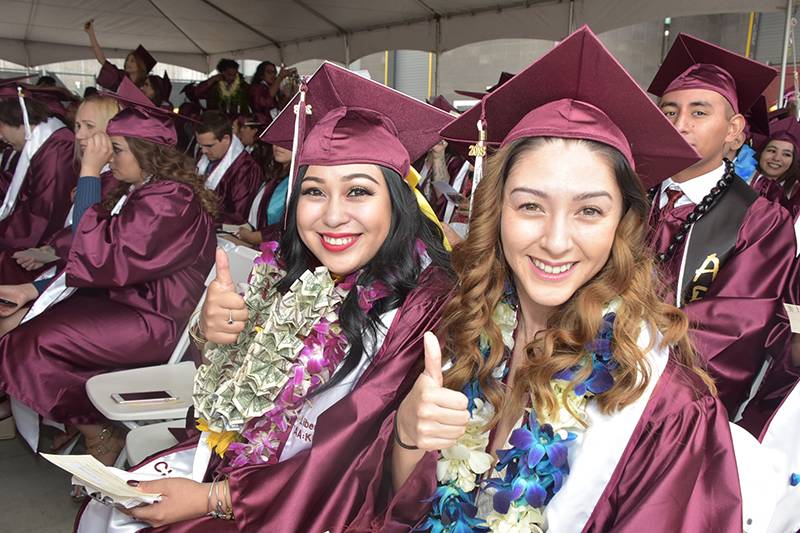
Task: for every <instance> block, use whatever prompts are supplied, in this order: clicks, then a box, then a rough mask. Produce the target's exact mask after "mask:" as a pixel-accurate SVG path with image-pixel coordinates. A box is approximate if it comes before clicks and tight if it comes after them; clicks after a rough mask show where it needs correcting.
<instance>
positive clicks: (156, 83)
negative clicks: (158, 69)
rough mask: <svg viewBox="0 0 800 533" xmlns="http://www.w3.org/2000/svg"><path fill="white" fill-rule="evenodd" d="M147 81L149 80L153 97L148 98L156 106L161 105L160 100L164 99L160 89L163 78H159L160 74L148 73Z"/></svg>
mask: <svg viewBox="0 0 800 533" xmlns="http://www.w3.org/2000/svg"><path fill="white" fill-rule="evenodd" d="M147 81H149V82H150V88H151V89H153V98H151V99H150V100H151V101H152V102H153V104H155V105H157V106H159V105H161V102H163V101H165V100H166V98H165V97H164V94H163V90H162V89H163V85H162V84H161V83H162V82H163V81H164V80H163V79H162V78H161V76H157V75H155V74H148V75H147Z"/></svg>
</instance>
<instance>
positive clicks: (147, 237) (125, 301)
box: [0, 181, 216, 424]
mask: <svg viewBox="0 0 800 533" xmlns="http://www.w3.org/2000/svg"><path fill="white" fill-rule="evenodd" d="M62 223H63V219H62ZM215 246H216V238H215V235H214V227H213V221H212V220H211V217H210V216H209V215H208V214H207V213H206V212H205V211H203V209H202V207H201V206H200V202H199V200H198V199H197V198H196V196H195V195H194V192H193V191H192V189H191V187H190V186H188V185H186V184H183V183H178V182H175V181H157V182H153V183H149V184H147V185H144V186H142V187H141V188H138V189H136V190H135V191H134V192H133V193H132V194H131V195H130V197H129V198H128V201H127V203H126V204H125V205H124V206H123V208H122V210H121V211H120V213H119V215H117V216H110V212H109V211H108V210H106V209H103V208H102V207H100V206H99V205H95V206H93V207H92V208H90V209H88V210H87V211H86V212H85V213H84V216H83V218H82V219H81V221H80V225H79V227H78V231H77V232H76V234H75V236H74V238H73V242H72V247H71V249H70V251H69V255H68V258H67V265H66V270H65V271H66V282H67V285H68V286H70V287H77V288H78V290H77V292H75V293H74V294H73V295H72V296H71V297H69V298H67V299H66V300H64V301H62V302H60V303H57V304H55V305H54V306H52V307H51V308H49V309H48V310H47V311H45V312H44V313H42V314H41V315H39V316H37V317H35V318H34V319H32V320H30V321H28V322H26V323H24V324H22V325H20V326H19V327H17V328H16V329H14V330H13V331H11V332H10V333H8V334H7V335H5V336H4V337H3V338H2V339H0V390H3V391H5V392H7V393H8V394H10V395H11V396H13V397H15V398H17V399H19V400H20V401H21V402H23V403H24V404H26V405H28V406H29V407H31V408H32V409H33V410H34V411H36V412H37V413H39V414H40V415H42V416H44V417H47V418H50V419H52V420H55V421H57V422H63V423H69V424H89V423H100V422H102V421H103V417H102V415H101V414H100V413H99V412H98V411H97V410H96V409H95V408H94V407H93V406H92V404H91V402H90V401H89V399H88V397H87V396H86V390H85V383H86V380H88V379H89V378H90V377H92V376H94V375H96V374H100V373H104V372H110V371H115V370H123V369H127V368H136V367H141V366H147V365H153V364H160V363H164V362H165V361H166V360H167V359H168V358H169V356H170V354H171V352H172V350H173V349H174V347H175V344H176V343H177V341H178V337H179V336H180V334H181V332H182V330H183V328H184V327H185V325H186V322H187V321H188V319H189V316H190V315H191V313H192V311H193V310H194V307H195V306H196V304H197V302H198V300H199V299H200V296H201V294H202V292H203V288H204V281H205V278H206V276H207V275H208V272H209V270H210V269H211V266H212V265H213V263H214V250H215Z"/></svg>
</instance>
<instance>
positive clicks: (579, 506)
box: [545, 329, 669, 533]
mask: <svg viewBox="0 0 800 533" xmlns="http://www.w3.org/2000/svg"><path fill="white" fill-rule="evenodd" d="M649 339H650V335H649V333H648V332H647V331H645V330H644V329H643V330H642V332H641V333H640V334H639V340H638V343H637V344H638V345H639V346H640V347H643V346H647V343H648V341H649ZM660 342H662V338H661V335H660V334H659V335H657V337H656V344H655V348H653V350H651V351H650V353H648V354H647V362H648V364H649V366H650V381H649V383H648V384H647V388H646V389H645V391H644V393H642V395H641V396H640V397H639V398H638V399H637V400H636V401H635V402H633V403H632V404H630V405H628V406H627V407H625V408H624V409H622V410H621V411H617V412H616V413H612V414H610V415H604V414H603V413H601V412H600V409H599V408H598V407H597V404H596V403H590V404H589V407H588V409H587V415H588V417H589V428H588V429H587V430H586V431H585V432H584V433H583V434H582V435H580V436H579V437H578V440H577V442H576V444H575V445H574V446H571V447H570V451H569V464H570V474H569V477H567V480H566V481H565V483H564V486H563V487H562V488H561V490H560V491H558V492H557V493H556V495H555V496H554V497H553V499H552V500H550V503H549V504H548V505H547V508H546V509H545V518H546V520H547V524H548V531H554V532H558V533H569V532H580V531H582V530H583V528H584V526H585V525H586V522H587V521H588V520H589V517H591V516H592V512H594V508H595V507H596V506H597V502H598V500H599V499H600V496H601V495H602V494H603V491H604V490H605V488H606V486H607V485H608V482H609V481H610V480H611V476H612V474H613V473H614V470H615V469H616V468H617V464H618V463H619V461H620V459H621V458H622V454H623V453H624V451H625V448H626V447H627V446H628V441H630V439H631V435H632V434H633V431H634V429H635V428H636V426H637V424H638V423H639V419H641V417H642V413H643V412H644V410H645V407H646V406H647V403H648V402H649V401H650V397H651V396H652V394H653V390H654V389H655V387H656V385H657V384H658V381H659V379H660V378H661V374H662V373H663V372H664V369H665V368H666V366H667V361H668V360H669V348H668V347H663V348H661V349H659V343H660Z"/></svg>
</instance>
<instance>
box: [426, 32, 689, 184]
mask: <svg viewBox="0 0 800 533" xmlns="http://www.w3.org/2000/svg"><path fill="white" fill-rule="evenodd" d="M543 80H546V81H543ZM479 120H480V121H481V123H482V124H484V130H485V135H486V139H485V144H486V145H487V146H494V147H497V146H502V145H505V144H508V143H510V142H512V141H515V140H517V139H521V138H526V137H560V138H566V139H587V140H592V141H597V142H600V143H603V144H607V145H609V146H612V147H614V148H616V149H617V150H619V151H620V152H621V153H622V154H623V155H624V156H625V158H626V159H627V160H628V162H629V163H630V164H631V166H632V167H633V168H635V169H636V172H637V174H638V175H639V177H640V178H641V180H642V181H643V182H644V184H645V185H646V186H648V187H650V186H652V185H655V184H657V183H659V182H661V181H662V180H664V179H665V178H668V177H669V176H672V175H674V174H676V173H677V172H679V171H681V170H683V169H685V168H687V167H689V166H691V165H693V164H694V163H696V162H697V161H699V160H700V156H699V155H698V154H697V152H695V150H694V149H693V148H692V147H691V146H690V145H689V144H688V143H687V142H686V141H685V140H684V139H683V137H682V136H681V134H680V133H679V132H678V131H677V130H676V129H675V128H674V126H673V125H672V123H671V122H670V121H669V120H668V119H667V118H666V117H665V116H664V114H663V113H662V111H661V110H660V109H659V108H658V107H657V106H656V105H655V104H654V103H653V101H652V100H651V99H650V97H648V96H647V94H645V92H644V91H642V90H641V88H639V86H638V84H637V83H636V81H634V79H633V78H631V76H630V75H629V74H628V73H627V72H626V71H625V69H624V68H623V67H622V65H620V64H619V62H618V61H617V60H616V59H615V58H614V57H613V56H612V55H611V53H609V52H608V50H606V48H605V47H604V46H603V44H602V43H601V42H600V40H599V39H598V38H597V37H596V36H595V34H594V33H592V31H591V30H590V29H589V27H588V26H583V27H581V28H580V29H578V30H577V31H575V32H574V33H573V34H572V35H570V36H569V37H567V38H566V39H564V40H563V41H562V42H561V43H560V44H558V46H556V47H555V48H553V49H552V50H551V51H550V52H548V53H547V54H545V55H544V56H542V57H541V58H539V59H538V60H537V61H536V62H534V63H533V64H532V65H531V66H529V67H528V68H526V69H525V70H523V71H522V72H520V73H519V74H517V75H516V76H514V77H513V78H512V79H511V80H509V81H507V82H506V83H505V84H504V85H503V86H501V87H499V88H498V89H496V90H495V91H494V92H492V93H490V94H488V95H486V96H485V97H484V98H483V99H482V100H481V103H480V104H478V105H476V106H475V107H473V108H472V109H470V110H469V111H467V112H465V113H464V114H462V115H461V116H460V117H459V118H458V119H456V120H455V121H453V122H452V123H451V124H450V125H448V126H447V127H445V128H444V129H443V130H442V132H441V133H442V137H444V138H445V139H447V140H448V141H450V142H451V143H461V144H475V143H476V142H477V141H478V137H479V134H478V129H477V128H476V124H478V121H479ZM479 155H480V154H479ZM477 166H478V164H477V161H476V168H477Z"/></svg>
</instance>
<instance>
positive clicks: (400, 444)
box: [394, 415, 419, 450]
mask: <svg viewBox="0 0 800 533" xmlns="http://www.w3.org/2000/svg"><path fill="white" fill-rule="evenodd" d="M394 441H395V442H396V443H397V445H398V446H400V447H401V448H403V449H404V450H419V448H417V447H416V446H411V445H408V444H406V443H404V442H403V441H401V440H400V433H398V431H397V415H395V416H394Z"/></svg>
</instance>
